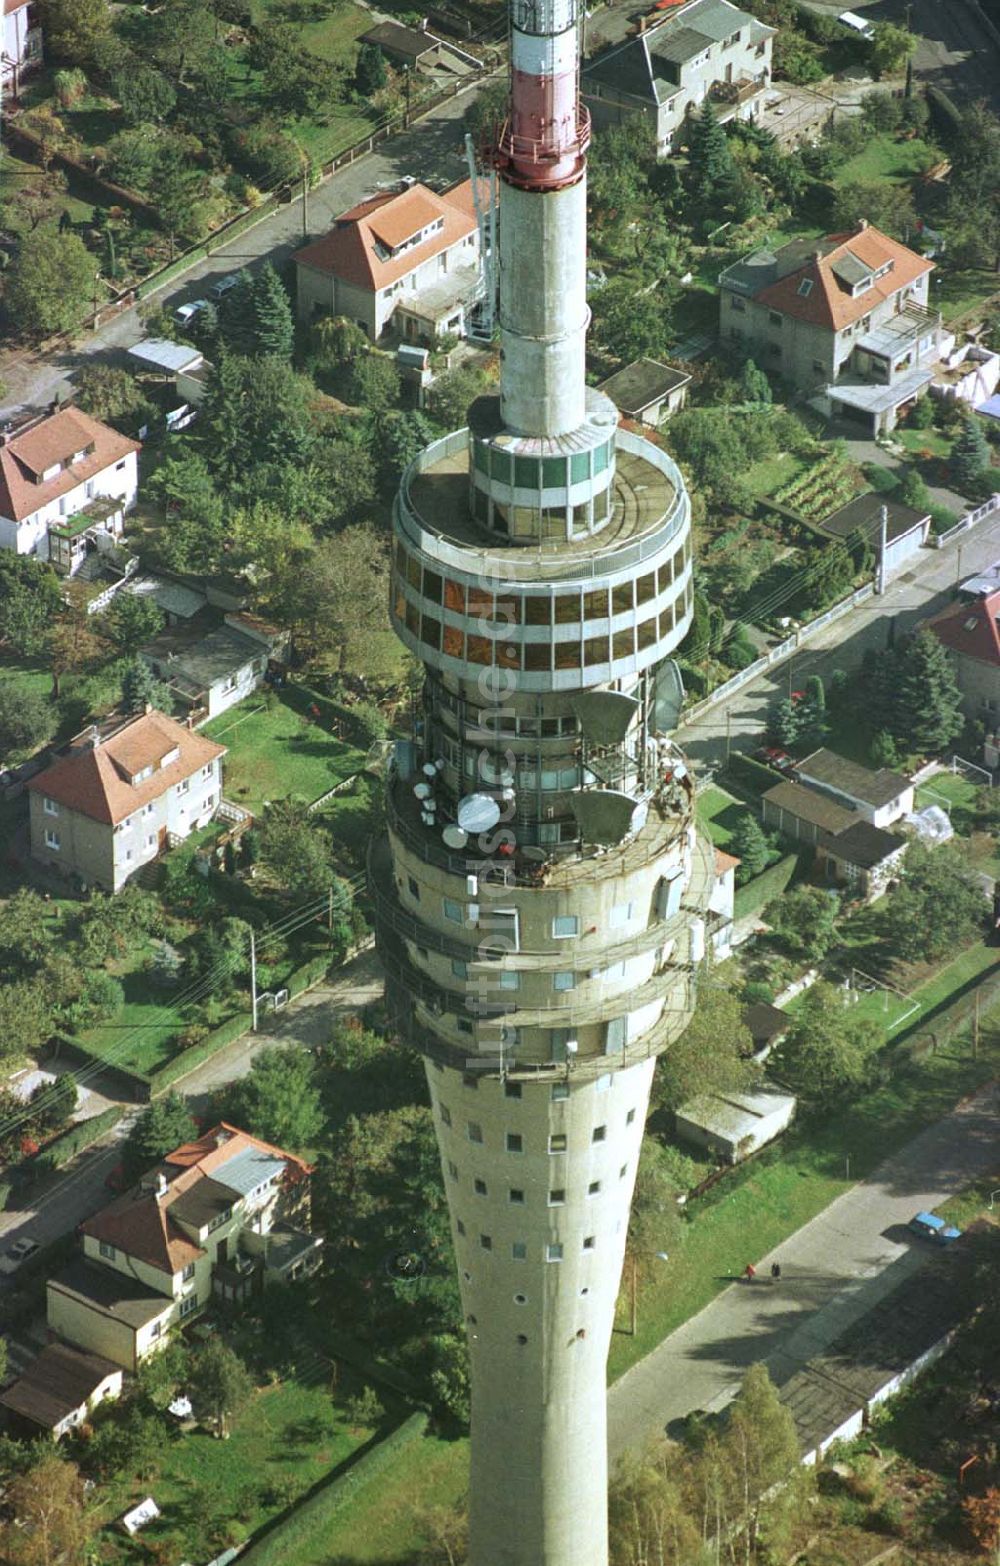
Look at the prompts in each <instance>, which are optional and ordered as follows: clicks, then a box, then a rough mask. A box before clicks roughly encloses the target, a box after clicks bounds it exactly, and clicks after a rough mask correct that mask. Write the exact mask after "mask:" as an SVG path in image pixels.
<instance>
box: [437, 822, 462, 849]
mask: <svg viewBox="0 0 1000 1566" xmlns="http://www.w3.org/2000/svg"><path fill="white" fill-rule="evenodd" d="M441 837H442V840H443V842H444V844H445V847H447V848H464V847H465V845H466V843H467V842H468V841H469V834H468V832H467V831H466V830H465V828H464V827H460V826H456V825H455V823H454V822H452V823H450V824H449V825H448V826H446V827H445V829H444V831H443V832H442V833H441Z"/></svg>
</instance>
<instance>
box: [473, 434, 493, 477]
mask: <svg viewBox="0 0 1000 1566" xmlns="http://www.w3.org/2000/svg"><path fill="white" fill-rule="evenodd" d="M472 460H473V462H474V463H475V465H476V467H477V468H478V469H479V471H480V473H488V472H489V471H490V452H489V447H488V446H483V445H481V444H480V442H479V441H478V440H477V441H474V442H473V445H472Z"/></svg>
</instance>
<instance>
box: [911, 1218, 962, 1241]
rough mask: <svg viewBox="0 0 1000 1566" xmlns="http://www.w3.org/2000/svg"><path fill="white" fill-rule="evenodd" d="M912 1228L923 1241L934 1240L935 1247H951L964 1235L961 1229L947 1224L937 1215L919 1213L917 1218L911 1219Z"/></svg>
mask: <svg viewBox="0 0 1000 1566" xmlns="http://www.w3.org/2000/svg"><path fill="white" fill-rule="evenodd" d="M910 1228H911V1230H912V1231H913V1233H914V1234H919V1235H920V1238H921V1239H922V1240H933V1241H934V1243H935V1245H950V1244H951V1243H952V1241H953V1240H957V1239H958V1238H959V1237H960V1235H961V1233H962V1231H961V1229H955V1228H953V1227H952V1225H951V1224H947V1223H945V1221H944V1219H943V1218H939V1217H938V1215H937V1213H917V1215H916V1217H915V1218H911V1219H910Z"/></svg>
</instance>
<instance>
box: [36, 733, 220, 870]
mask: <svg viewBox="0 0 1000 1566" xmlns="http://www.w3.org/2000/svg"><path fill="white" fill-rule="evenodd" d="M225 754H226V747H225V746H224V745H216V744H215V743H214V741H212V740H209V739H205V738H204V737H203V736H202V735H200V734H193V733H192V732H191V730H190V729H188V728H185V726H184V725H183V724H181V723H175V722H174V720H173V719H172V718H168V717H165V716H164V714H163V713H162V712H156V711H153V710H150V711H148V712H145V713H142V714H141V715H140V716H139V717H136V718H129V719H127V720H126V722H124V723H121V722H119V724H118V727H117V728H114V729H112V730H111V731H110V732H109V733H105V734H102V733H101V731H100V730H99V729H98V728H97V727H96V725H95V726H94V728H93V729H91V730H90V731H89V732H88V733H87V734H85V735H83V736H81V737H80V738H78V739H77V740H75V741H73V742H72V743H71V744H70V746H69V748H68V750H67V751H66V752H65V753H64V754H63V755H62V756H60V757H59V758H58V759H57V760H56V761H54V762H53V763H52V765H51V766H50V767H46V768H45V770H44V772H39V773H36V775H35V776H34V777H33V778H32V779H31V780H30V782H29V784H28V789H29V792H30V795H31V813H30V832H31V852H32V855H33V857H34V858H36V859H39V860H41V861H42V862H43V863H44V864H46V865H47V866H48V867H49V868H50V869H52V870H60V871H62V872H63V873H64V874H66V875H76V876H78V877H79V878H80V879H81V880H82V881H83V882H84V883H85V884H87V885H91V884H93V885H97V886H104V887H107V888H108V890H109V891H112V892H117V891H118V889H119V888H120V887H122V886H124V885H125V882H126V881H127V880H128V878H129V876H131V875H134V873H135V872H136V871H137V870H138V869H140V868H141V866H142V865H144V864H147V863H148V862H149V861H150V860H152V859H155V858H156V857H157V855H158V854H160V853H162V852H163V851H164V849H166V848H169V847H171V846H172V845H173V844H174V843H176V842H179V841H180V840H182V839H183V838H185V837H187V836H188V834H189V833H190V832H192V831H194V830H196V829H197V828H200V827H204V826H207V825H208V823H209V822H210V821H211V819H212V816H213V815H214V814H215V811H216V810H217V809H218V807H219V803H220V801H221V798H222V758H223V756H224V755H225Z"/></svg>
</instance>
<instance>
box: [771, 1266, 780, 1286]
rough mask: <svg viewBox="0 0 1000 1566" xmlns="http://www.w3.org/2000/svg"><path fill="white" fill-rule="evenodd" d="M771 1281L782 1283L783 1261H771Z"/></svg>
mask: <svg viewBox="0 0 1000 1566" xmlns="http://www.w3.org/2000/svg"><path fill="white" fill-rule="evenodd" d="M771 1282H772V1283H780V1282H781V1263H780V1262H772V1263H771Z"/></svg>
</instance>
